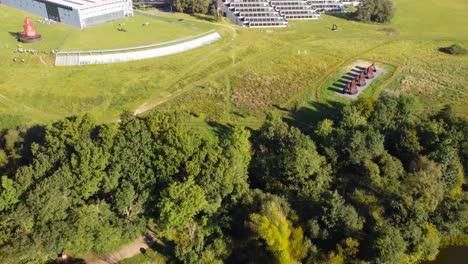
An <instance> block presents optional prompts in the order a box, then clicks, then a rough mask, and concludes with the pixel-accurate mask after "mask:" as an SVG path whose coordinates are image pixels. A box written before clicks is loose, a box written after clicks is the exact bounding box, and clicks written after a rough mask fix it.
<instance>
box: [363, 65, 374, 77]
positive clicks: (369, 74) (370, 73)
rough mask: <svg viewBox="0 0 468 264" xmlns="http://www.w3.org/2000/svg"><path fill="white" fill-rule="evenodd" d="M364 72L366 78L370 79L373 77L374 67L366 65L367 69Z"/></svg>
mask: <svg viewBox="0 0 468 264" xmlns="http://www.w3.org/2000/svg"><path fill="white" fill-rule="evenodd" d="M365 72H366V78H367V79H372V78H374V69H373V67H372V65H371V66H369V67H367V69H366V70H365Z"/></svg>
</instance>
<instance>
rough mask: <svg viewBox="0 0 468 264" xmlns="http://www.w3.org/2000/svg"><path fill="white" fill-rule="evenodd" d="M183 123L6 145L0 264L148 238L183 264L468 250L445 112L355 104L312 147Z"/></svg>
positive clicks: (462, 145)
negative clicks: (148, 232) (214, 131)
mask: <svg viewBox="0 0 468 264" xmlns="http://www.w3.org/2000/svg"><path fill="white" fill-rule="evenodd" d="M186 118H188V117H187V116H186V115H185V114H183V113H173V112H169V113H153V114H149V115H147V116H145V117H134V116H132V115H130V114H128V113H125V114H123V115H122V117H121V122H120V123H118V124H98V123H97V122H96V121H95V120H94V119H93V118H92V117H91V116H89V115H84V116H75V117H70V118H66V119H63V120H60V121H57V122H55V123H52V124H50V125H47V126H44V127H42V126H35V127H31V128H28V129H15V130H9V131H3V132H2V133H1V135H0V136H1V140H0V175H1V177H0V262H1V263H45V262H47V261H50V260H54V259H55V258H56V256H57V254H59V253H60V252H63V251H64V252H67V253H68V254H70V255H71V256H73V257H76V258H80V257H83V256H84V255H86V254H87V253H88V252H94V253H95V254H104V253H106V252H110V251H112V250H115V249H116V248H118V247H120V246H122V245H123V244H125V243H128V242H130V241H132V240H133V239H135V238H136V237H138V236H140V235H142V234H143V233H144V232H145V231H146V229H147V228H150V229H151V230H152V231H154V234H155V236H156V237H157V238H158V241H161V244H160V245H159V248H160V249H161V250H160V253H161V254H164V257H165V259H166V260H167V261H169V262H176V263H177V262H182V263H223V262H227V263H299V262H303V263H417V262H419V261H422V260H430V259H434V258H435V256H436V255H437V253H438V250H439V247H441V246H446V245H453V244H456V245H468V237H467V235H466V234H467V233H468V232H467V231H468V230H467V227H466V221H467V220H468V219H467V214H466V209H465V207H466V202H467V194H466V187H465V185H464V184H465V179H466V174H467V169H468V165H467V164H468V121H467V120H466V119H462V118H459V117H457V116H456V115H455V114H454V113H453V112H452V111H451V109H450V107H446V108H444V109H442V110H441V111H439V112H437V113H426V112H424V111H423V110H422V109H421V108H420V107H419V106H418V103H417V101H416V100H414V98H410V97H404V96H400V97H395V96H391V95H383V96H382V97H381V98H380V99H379V100H378V101H373V100H371V99H359V100H357V101H356V102H354V103H352V104H351V105H349V106H346V107H344V108H343V109H342V110H341V111H340V113H339V115H337V116H335V117H333V118H330V119H324V120H321V121H320V122H318V123H317V124H314V127H315V130H314V131H312V132H309V134H305V133H303V132H302V131H301V130H300V129H298V128H296V127H294V126H291V125H288V124H287V123H285V122H283V121H282V120H281V119H280V118H279V117H276V116H274V115H269V116H268V118H267V120H266V121H265V123H264V125H263V126H262V127H261V128H260V129H258V130H257V131H249V130H247V129H244V128H240V127H235V126H234V127H225V129H224V130H222V131H223V132H222V133H219V134H216V135H214V134H213V135H207V134H199V133H197V132H195V130H192V129H190V128H189V127H187V126H186V125H185V124H186V122H185V121H186Z"/></svg>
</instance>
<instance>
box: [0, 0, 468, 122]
mask: <svg viewBox="0 0 468 264" xmlns="http://www.w3.org/2000/svg"><path fill="white" fill-rule="evenodd" d="M394 2H395V5H396V10H397V12H396V16H395V18H394V19H393V21H392V22H391V23H390V24H386V25H372V24H371V25H368V24H362V23H358V22H355V21H349V20H346V19H342V18H339V17H335V16H332V15H323V16H322V17H323V19H321V20H318V21H291V22H290V27H288V28H280V29H247V28H240V27H238V26H236V25H233V24H231V23H230V22H229V21H223V22H221V23H210V22H206V21H205V20H203V19H199V18H197V17H192V16H188V15H183V14H170V15H163V16H159V17H157V18H156V19H151V18H149V17H143V16H137V17H136V18H130V19H134V20H135V22H134V24H132V27H134V28H136V29H139V30H146V29H144V28H143V27H140V24H141V23H142V21H147V20H150V19H151V20H150V23H151V25H156V23H162V24H163V25H164V26H163V27H162V28H161V29H160V31H158V30H159V29H158V28H152V29H151V30H154V32H155V34H154V36H151V37H154V41H150V42H158V41H164V40H168V39H173V38H178V37H180V36H182V35H183V34H188V35H191V34H197V32H203V31H200V30H197V29H195V28H200V29H202V30H204V31H206V30H209V29H213V28H214V29H216V30H217V31H218V32H219V33H220V34H221V35H222V36H223V39H222V40H221V41H219V42H217V43H214V44H212V45H209V46H206V47H203V48H200V49H196V50H192V51H190V52H186V53H182V54H177V55H173V56H168V57H162V58H156V59H151V60H145V61H138V62H131V63H125V64H114V65H96V66H85V67H53V66H52V65H50V63H51V61H52V59H53V58H51V57H49V56H44V57H43V58H42V59H43V61H45V62H47V63H48V65H43V64H42V63H41V62H40V60H39V56H36V57H34V56H27V57H25V59H26V62H25V63H24V64H15V63H13V62H12V61H11V59H12V58H13V57H14V56H16V55H14V54H13V53H12V48H14V47H15V46H16V45H17V43H16V42H15V40H14V38H13V37H12V36H11V35H10V34H9V33H8V32H14V31H18V30H20V29H21V23H22V18H23V15H24V14H23V13H21V12H19V11H16V10H12V9H9V8H6V7H4V6H1V5H0V19H1V20H2V21H6V22H5V23H1V24H0V69H1V71H0V122H1V123H2V124H1V126H3V127H11V126H15V125H19V124H25V123H34V122H49V121H51V120H54V119H57V118H60V117H63V116H66V115H71V114H78V113H85V112H90V113H92V114H94V115H95V116H96V117H97V118H98V119H99V120H101V121H103V122H107V121H113V120H116V119H117V118H118V115H119V113H120V112H121V111H122V110H124V109H130V110H136V109H139V110H147V109H152V108H155V109H161V110H168V109H182V110H186V111H187V112H190V113H193V115H194V116H197V117H194V125H196V124H199V125H200V127H201V128H202V129H206V128H205V125H204V123H205V121H213V122H215V123H222V124H224V123H228V122H231V123H237V124H243V125H248V126H251V127H256V126H258V125H259V124H260V123H261V121H262V120H263V117H264V112H265V111H270V110H274V111H278V112H281V113H282V114H284V115H285V116H288V117H289V118H292V119H298V121H299V122H301V123H308V122H310V119H311V118H317V117H322V116H326V114H327V113H332V112H333V110H332V109H330V108H328V106H327V105H333V101H337V103H340V100H341V101H342V98H340V99H336V98H335V99H333V98H328V97H327V96H326V95H324V96H322V97H318V96H317V94H320V93H317V88H318V87H321V86H322V85H324V83H326V82H327V81H330V80H329V78H333V76H334V74H336V73H337V72H339V71H340V70H341V68H343V67H344V66H346V65H347V63H348V64H349V63H350V62H352V61H355V60H360V59H362V60H368V61H378V62H381V63H383V64H385V65H389V67H393V68H392V69H395V70H396V72H395V74H394V75H393V76H391V78H389V80H388V81H386V82H383V83H382V84H381V85H380V86H379V87H374V88H373V89H378V90H379V91H380V90H382V89H385V90H389V91H393V92H394V93H403V94H412V95H416V96H418V97H419V98H421V100H422V101H423V102H424V103H425V105H426V106H427V108H434V109H437V108H439V107H441V106H442V105H443V104H447V103H449V104H451V105H453V106H454V107H455V109H457V110H458V111H459V112H460V113H461V114H463V115H468V109H467V108H466V107H465V104H466V101H467V100H468V96H467V92H468V85H467V84H468V70H467V69H468V56H452V55H447V54H444V53H441V52H438V51H437V49H438V48H439V47H443V46H448V45H451V44H453V43H459V44H461V45H462V46H465V47H468V27H466V25H468V17H467V16H466V15H465V14H467V13H468V2H466V1H465V0H445V1H443V2H442V1H432V0H430V1H426V0H424V1H423V0H418V1H414V0H413V1H410V0H395V1H394ZM6 17H8V19H7V20H5V19H4V18H6ZM180 18H183V19H184V21H182V22H179V21H178V20H179V19H180ZM167 20H170V21H172V22H175V23H183V24H184V25H178V24H173V23H169V22H167ZM116 23H117V22H114V23H110V24H106V25H103V26H99V27H96V28H90V29H89V30H84V31H78V30H76V31H73V30H71V29H70V28H69V27H67V26H64V25H53V26H46V25H37V27H38V30H39V31H40V32H41V33H42V34H43V35H44V36H45V38H44V40H43V41H42V42H39V43H37V44H34V45H37V49H40V48H43V49H47V48H51V47H58V46H60V47H69V49H87V48H90V49H94V48H93V46H92V44H93V42H94V41H93V39H94V36H93V34H92V33H93V32H92V31H93V30H95V31H99V30H102V32H105V33H103V34H96V35H95V37H96V38H100V39H102V38H105V36H106V35H107V36H113V38H116V37H120V36H121V34H120V33H121V32H118V31H116V30H114V29H115V24H116ZM117 24H118V23H117ZM332 24H337V25H338V26H339V30H338V31H337V32H333V31H331V30H330V28H331V25H332ZM127 26H130V24H129V22H127ZM166 26H167V28H165V27H166ZM169 27H175V28H177V30H169ZM389 28H391V30H389ZM104 29H106V30H104ZM166 29H167V30H166ZM141 32H142V31H141ZM141 32H139V33H137V32H132V33H130V30H129V32H127V33H129V34H142V33H141ZM157 32H159V33H157ZM119 34H120V35H119ZM123 34H125V33H123ZM179 34H180V35H179ZM98 35H99V36H98ZM67 36H68V37H67ZM137 39H139V37H136V38H134V39H133V38H132V39H131V40H129V39H126V40H125V41H126V42H125V43H126V44H129V43H135V44H132V45H138V44H139V43H141V44H145V41H146V40H147V39H146V38H141V39H140V40H139V41H141V42H132V41H137ZM80 41H83V42H80ZM97 42H99V43H97ZM95 43H96V46H97V47H114V46H111V45H115V47H117V46H118V47H120V46H121V45H120V44H119V45H117V44H118V43H117V42H111V41H109V42H107V43H106V42H105V41H96V42H95ZM122 45H125V44H122ZM330 100H331V101H330ZM322 103H327V104H325V105H323V104H322ZM341 103H349V101H345V102H343V101H342V102H341ZM273 105H275V106H273ZM297 107H299V108H300V109H298V110H299V111H296V112H295V113H294V114H292V115H291V113H290V112H288V111H285V109H291V108H297ZM296 110H297V109H296ZM298 113H300V114H299V115H298Z"/></svg>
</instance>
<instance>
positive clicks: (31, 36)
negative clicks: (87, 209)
mask: <svg viewBox="0 0 468 264" xmlns="http://www.w3.org/2000/svg"><path fill="white" fill-rule="evenodd" d="M41 38H42V37H41V34H39V33H38V32H37V31H36V29H35V28H34V26H33V24H32V22H31V19H30V18H29V17H26V18H25V19H24V25H23V33H22V34H21V37H20V41H21V42H34V41H38V40H41Z"/></svg>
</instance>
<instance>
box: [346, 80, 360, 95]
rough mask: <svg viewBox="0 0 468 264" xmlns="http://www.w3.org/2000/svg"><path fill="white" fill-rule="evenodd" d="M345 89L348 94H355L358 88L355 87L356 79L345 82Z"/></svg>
mask: <svg viewBox="0 0 468 264" xmlns="http://www.w3.org/2000/svg"><path fill="white" fill-rule="evenodd" d="M345 91H346V92H347V93H349V94H352V95H354V94H357V92H358V90H357V87H356V80H354V79H353V80H352V81H350V82H349V83H347V84H346V87H345Z"/></svg>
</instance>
